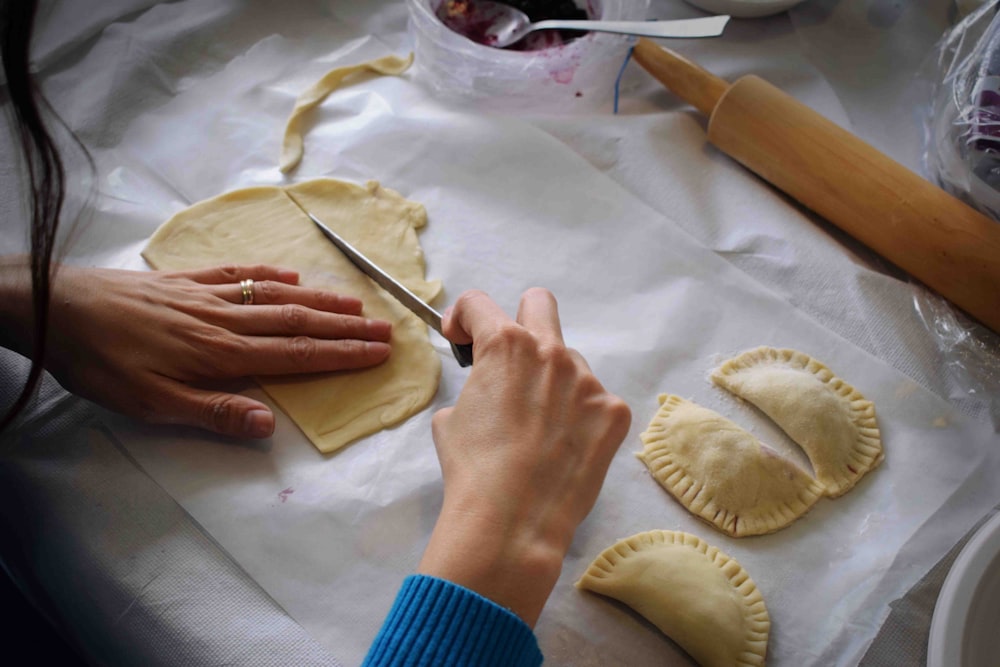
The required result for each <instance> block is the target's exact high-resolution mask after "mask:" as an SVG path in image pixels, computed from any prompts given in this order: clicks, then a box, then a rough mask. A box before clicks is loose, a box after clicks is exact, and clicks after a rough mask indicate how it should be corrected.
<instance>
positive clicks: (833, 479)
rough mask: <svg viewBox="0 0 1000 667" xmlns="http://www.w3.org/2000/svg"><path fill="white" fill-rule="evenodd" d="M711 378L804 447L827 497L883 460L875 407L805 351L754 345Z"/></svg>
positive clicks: (851, 484)
mask: <svg viewBox="0 0 1000 667" xmlns="http://www.w3.org/2000/svg"><path fill="white" fill-rule="evenodd" d="M712 381H713V382H714V383H715V384H717V385H719V386H720V387H722V388H724V389H727V390H729V391H731V392H732V393H734V394H736V395H737V396H739V397H741V398H743V399H745V400H747V401H749V402H751V403H753V404H754V405H756V406H757V407H758V408H760V409H761V411H763V412H764V414H766V415H767V416H768V417H770V418H771V419H772V420H773V421H774V423H775V424H777V425H778V426H780V427H781V429H782V430H783V431H784V432H785V433H787V434H788V437H790V438H791V439H792V440H794V441H795V442H796V443H797V444H798V445H799V446H800V447H802V449H803V450H804V451H805V453H806V454H807V455H808V456H809V460H810V461H811V462H812V465H813V470H814V471H815V473H816V479H817V480H819V482H820V483H821V484H822V485H823V487H824V493H825V494H826V495H828V496H830V497H836V496H840V495H843V494H844V493H846V492H847V491H849V490H851V488H853V487H854V485H855V484H857V482H858V480H859V479H861V477H862V476H864V474H865V473H866V472H868V471H869V470H871V469H872V468H874V467H875V466H877V465H878V464H879V463H881V461H882V458H883V454H882V440H881V436H880V434H879V428H878V421H877V420H876V418H875V405H874V404H873V403H872V402H871V401H869V400H867V399H866V398H865V397H864V396H862V395H861V392H859V391H858V390H857V389H855V388H854V387H852V386H851V385H849V384H847V383H846V382H844V381H843V380H841V379H840V378H839V377H837V376H836V375H834V373H833V371H831V370H830V369H829V368H827V367H826V366H825V365H823V364H822V363H820V362H819V361H817V360H816V359H814V358H812V357H810V356H809V355H808V354H804V353H802V352H797V351H795V350H787V349H784V350H779V349H775V348H772V347H758V348H756V349H753V350H748V351H747V352H744V353H742V354H740V355H738V356H737V357H734V358H733V359H730V360H729V361H727V362H725V363H724V364H722V366H720V367H719V368H718V369H717V370H716V371H715V372H713V373H712Z"/></svg>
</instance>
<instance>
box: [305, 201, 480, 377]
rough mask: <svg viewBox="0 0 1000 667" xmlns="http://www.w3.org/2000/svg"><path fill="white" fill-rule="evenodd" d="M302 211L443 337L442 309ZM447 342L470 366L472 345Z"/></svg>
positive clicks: (361, 266) (460, 360) (458, 357)
mask: <svg viewBox="0 0 1000 667" xmlns="http://www.w3.org/2000/svg"><path fill="white" fill-rule="evenodd" d="M303 211H304V212H305V214H306V215H308V216H309V219H310V220H312V221H313V224H315V225H316V226H317V227H319V230H320V231H321V232H323V235H324V236H325V237H326V238H328V239H330V242H331V243H333V245H335V246H337V248H339V249H340V251H341V252H342V253H344V255H345V256H346V257H347V259H349V260H351V262H352V263H353V264H354V266H356V267H358V268H359V269H361V271H362V272H363V273H364V274H365V275H366V276H368V277H369V278H371V279H372V280H374V281H375V282H376V283H377V284H378V285H379V287H381V288H382V289H384V290H385V291H386V292H388V293H389V294H391V295H392V296H393V297H395V299H396V300H397V301H399V302H400V303H401V304H403V305H404V306H406V307H407V308H409V309H410V311H412V312H413V314H414V315H416V316H417V317H419V318H420V319H422V320H423V321H424V322H426V323H427V325H428V326H429V327H431V328H432V329H434V330H435V331H437V332H438V333H439V334H441V335H442V336H444V333H443V332H442V331H441V314H440V313H439V312H437V311H436V310H434V309H433V308H431V307H430V306H429V305H427V303H426V302H425V301H423V300H422V299H421V298H420V297H418V296H417V295H416V294H414V293H413V292H411V291H410V290H408V289H407V288H406V286H405V285H403V284H402V283H400V282H399V281H397V280H396V279H395V278H393V277H392V276H390V275H389V274H388V273H386V272H385V271H383V270H382V268H381V267H379V266H378V264H376V263H375V262H373V261H371V260H370V259H368V258H367V257H365V256H364V254H363V253H362V252H361V251H360V250H358V249H357V248H355V247H354V246H352V245H351V244H350V243H348V242H347V241H345V240H344V239H343V238H342V237H341V236H340V235H339V234H337V232H335V231H333V230H332V229H330V228H329V227H327V226H326V225H325V224H323V221H321V220H320V219H319V218H317V217H316V216H315V215H313V214H312V213H310V212H309V211H306V210H305V209H303ZM446 340H447V339H446ZM448 342H449V343H450V344H451V351H452V353H453V354H454V355H455V359H457V360H458V365H459V366H462V367H463V368H464V367H465V366H471V365H472V345H456V344H455V343H452V342H451V341H448Z"/></svg>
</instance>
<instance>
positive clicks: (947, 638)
mask: <svg viewBox="0 0 1000 667" xmlns="http://www.w3.org/2000/svg"><path fill="white" fill-rule="evenodd" d="M998 630H1000V512H998V513H997V514H995V515H994V516H993V517H992V518H991V519H990V520H989V521H987V522H986V523H985V524H984V525H983V527H982V528H980V529H979V530H978V531H976V534H975V535H973V536H972V539H970V540H969V542H968V544H966V545H965V547H964V548H963V549H962V551H961V552H960V553H959V554H958V558H956V559H955V564H954V565H952V566H951V570H949V572H948V576H947V577H946V578H945V580H944V585H943V586H942V587H941V594H940V595H938V599H937V604H936V605H935V606H934V616H933V617H932V619H931V630H930V636H929V638H928V642H927V667H976V666H978V665H995V664H997V662H996V660H997V658H996V652H997V636H996V635H997V631H998Z"/></svg>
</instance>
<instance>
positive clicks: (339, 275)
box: [142, 179, 441, 452]
mask: <svg viewBox="0 0 1000 667" xmlns="http://www.w3.org/2000/svg"><path fill="white" fill-rule="evenodd" d="M291 197H294V198H295V200H296V201H298V202H299V203H300V204H302V205H303V206H304V207H306V209H307V210H309V211H310V212H311V213H313V214H315V215H316V216H317V217H318V218H319V219H321V220H323V221H324V222H325V223H326V224H328V225H329V226H330V227H332V228H333V229H336V230H337V231H338V232H339V233H340V234H341V235H342V236H344V238H346V239H347V240H348V241H349V242H350V243H352V244H354V245H356V246H357V247H358V248H359V249H360V250H361V251H362V252H364V253H365V254H366V255H368V256H369V257H370V258H372V260H374V261H375V262H377V263H378V264H379V265H380V266H382V267H383V268H385V269H386V270H387V271H389V272H390V273H392V274H393V275H394V276H395V277H397V278H398V279H399V280H400V281H401V282H402V283H404V284H405V285H406V286H407V287H408V288H409V289H410V290H411V291H413V292H414V293H415V294H417V295H418V296H420V297H421V298H423V299H425V300H428V301H430V300H432V299H433V298H434V297H435V296H437V294H438V293H439V292H440V291H441V284H440V282H438V281H432V282H428V281H426V280H424V259H423V253H422V251H421V249H420V245H419V243H418V241H417V233H416V230H417V229H419V228H420V227H422V226H423V225H424V224H426V220H427V216H426V213H425V212H424V208H423V206H421V205H420V204H417V203H414V202H410V201H407V200H406V199H404V198H403V197H402V196H400V195H399V194H398V193H396V192H394V191H392V190H389V189H386V188H382V187H380V186H379V184H378V183H376V182H374V181H370V182H369V183H367V184H366V185H365V186H364V187H361V186H359V185H355V184H352V183H345V182H343V181H336V180H332V179H320V180H315V181H308V182H305V183H301V184H298V185H295V186H291V187H288V188H281V187H255V188H247V189H244V190H235V191H233V192H229V193H226V194H223V195H220V196H218V197H215V198H212V199H208V200H206V201H203V202H200V203H197V204H194V205H193V206H191V207H190V208H187V209H185V210H183V211H181V212H179V213H177V214H176V215H175V216H173V217H172V218H171V219H170V220H168V221H167V222H165V223H164V224H163V225H161V226H160V228H159V229H158V230H157V231H156V232H155V233H154V234H153V236H152V238H151V239H150V241H149V243H148V245H147V246H146V248H145V249H144V250H143V252H142V256H143V257H144V258H145V259H146V261H147V262H148V263H149V264H150V265H151V266H152V267H153V268H156V269H171V270H187V269H197V268H203V267H206V266H211V265H215V264H219V263H231V264H275V265H278V266H283V267H288V268H292V269H296V270H298V271H299V272H300V276H301V284H302V285H304V286H307V287H314V288H318V289H324V290H332V291H334V292H338V293H340V294H347V295H351V296H355V297H358V298H359V299H361V300H362V302H363V303H364V314H365V316H366V317H372V318H377V319H385V320H388V321H389V322H391V323H392V339H391V341H390V342H391V344H392V354H391V355H390V357H389V359H388V360H386V361H385V362H384V363H382V364H380V365H378V366H375V367H372V368H368V369H362V370H346V371H337V372H333V373H317V374H305V375H295V376H282V377H275V376H269V377H258V378H256V380H257V382H258V384H260V386H261V387H262V388H263V389H264V391H266V392H267V394H268V395H269V396H270V397H271V398H273V399H274V401H275V402H276V403H277V404H278V405H279V406H280V407H281V409H282V410H284V411H285V413H286V414H288V416H289V417H291V419H292V420H293V421H294V422H295V423H296V424H297V425H298V426H299V428H301V429H302V432H303V433H305V435H306V436H307V437H308V438H309V440H310V441H312V443H313V444H314V445H315V446H316V448H317V449H319V450H320V451H321V452H332V451H334V450H336V449H339V448H340V447H343V446H344V445H346V444H348V443H349V442H352V441H354V440H356V439H358V438H360V437H363V436H366V435H370V434H372V433H375V432H376V431H379V430H381V429H383V428H387V427H389V426H392V425H394V424H397V423H399V422H401V421H403V420H404V419H406V418H408V417H410V416H411V415H413V414H415V413H417V412H419V411H420V410H422V409H423V408H424V407H425V406H426V405H427V404H428V403H429V402H430V400H431V399H432V398H433V397H434V394H435V393H436V392H437V386H438V381H439V377H440V371H441V362H440V359H439V358H438V355H437V354H436V353H435V351H434V349H433V347H432V346H431V344H430V341H429V339H428V333H427V326H426V325H425V324H424V323H423V322H422V321H421V320H420V319H419V318H417V317H416V316H415V315H413V314H412V313H410V311H409V310H407V309H406V308H404V307H403V306H402V305H400V304H399V303H398V302H397V301H396V300H395V299H393V298H392V297H391V296H389V295H388V294H387V293H385V292H384V291H382V289H381V288H379V287H377V286H376V285H375V283H373V282H372V281H371V280H370V279H369V278H368V277H367V276H365V275H364V274H362V273H361V272H360V271H359V270H358V269H357V268H356V267H355V266H354V265H353V264H351V263H350V261H349V260H348V259H347V258H346V257H344V256H343V254H341V253H340V251H338V250H337V249H336V248H335V247H334V246H333V245H331V244H330V242H329V241H327V240H326V239H325V238H324V237H323V235H322V234H321V233H320V231H319V230H318V229H317V228H316V227H315V225H313V223H312V222H311V221H310V220H309V218H308V217H306V215H305V214H304V213H303V212H302V210H301V209H300V208H299V207H298V206H297V205H296V204H295V202H294V201H293V200H292V199H291ZM240 307H241V308H256V307H258V306H240Z"/></svg>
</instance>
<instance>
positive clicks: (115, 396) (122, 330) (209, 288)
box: [5, 265, 391, 437]
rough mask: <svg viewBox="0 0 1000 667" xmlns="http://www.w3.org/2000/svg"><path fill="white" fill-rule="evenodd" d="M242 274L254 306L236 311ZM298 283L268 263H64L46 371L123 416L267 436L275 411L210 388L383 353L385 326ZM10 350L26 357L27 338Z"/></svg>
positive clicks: (336, 366)
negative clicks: (135, 268)
mask: <svg viewBox="0 0 1000 667" xmlns="http://www.w3.org/2000/svg"><path fill="white" fill-rule="evenodd" d="M5 266H6V265H5ZM245 278H250V279H252V280H254V281H255V283H254V303H253V304H252V305H242V290H241V288H240V285H239V281H240V280H242V279H245ZM297 283H298V274H297V273H295V272H294V271H287V270H282V269H278V268H275V267H270V266H243V267H236V266H229V267H220V268H214V269H206V270H201V271H185V272H177V273H163V272H131V271H115V270H102V269H82V268H76V267H72V266H62V267H60V268H59V269H58V272H57V273H56V276H55V281H54V284H53V290H52V301H51V307H50V320H49V338H48V349H47V355H46V364H45V365H46V368H47V369H48V370H49V371H50V372H51V373H52V374H53V375H54V376H55V377H56V379H58V380H59V382H60V383H61V384H62V385H63V386H64V387H65V388H66V389H68V390H69V391H72V392H74V393H77V394H79V395H81V396H84V397H85V398H88V399H91V400H93V401H95V402H97V403H100V404H101V405H104V406H105V407H108V408H110V409H112V410H115V411H118V412H121V413H124V414H127V415H131V416H135V417H139V418H141V419H144V420H146V421H150V422H156V423H175V424H187V425H192V426H200V427H202V428H206V429H208V430H210V431H215V432H217V433H221V434H224V435H232V436H244V437H266V436H268V435H270V434H271V433H272V432H273V430H274V415H273V414H272V413H271V411H270V409H269V408H268V407H267V406H266V405H265V404H263V403H261V402H259V401H255V400H253V399H251V398H248V397H246V396H240V395H238V394H231V393H227V392H224V391H218V390H212V389H208V388H206V386H207V385H209V384H211V383H212V382H213V381H217V380H224V379H230V378H239V377H245V376H252V375H277V374H286V373H309V372H318V371H334V370H341V369H347V368H362V367H366V366H372V365H374V364H378V363H380V362H382V361H384V360H385V359H386V358H387V357H388V356H389V351H390V350H389V345H388V343H387V341H388V340H389V335H390V329H391V325H390V324H389V323H388V322H384V321H378V320H369V319H365V318H363V317H360V314H361V308H362V304H361V302H360V301H359V300H358V299H355V298H352V297H345V296H338V295H336V294H333V293H331V292H325V291H321V290H316V289H308V288H304V287H298V286H297ZM7 285H8V286H9V280H8V281H7ZM5 291H7V290H6V289H5ZM29 312H30V311H29ZM22 319H23V314H22ZM26 329H27V327H26V326H22V330H26ZM11 347H14V348H15V349H16V348H18V347H20V348H22V351H25V350H24V349H23V348H24V347H26V346H25V341H21V344H20V345H12V346H11ZM27 347H30V344H29V345H27ZM26 352H27V353H30V350H27V351H26Z"/></svg>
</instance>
